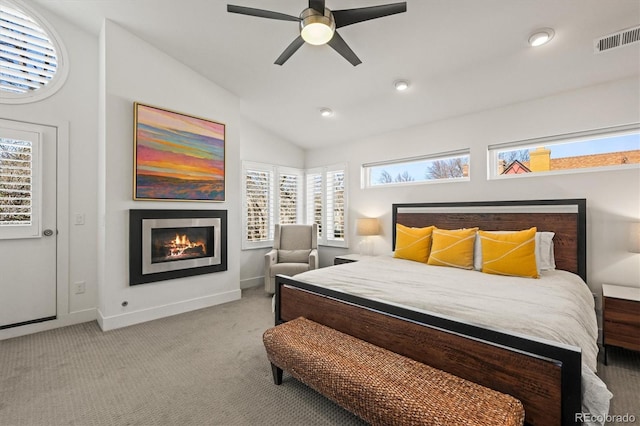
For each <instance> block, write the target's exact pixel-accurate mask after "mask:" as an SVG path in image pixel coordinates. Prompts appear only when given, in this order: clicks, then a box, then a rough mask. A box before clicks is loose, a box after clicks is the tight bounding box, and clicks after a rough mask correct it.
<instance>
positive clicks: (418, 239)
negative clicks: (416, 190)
mask: <svg viewBox="0 0 640 426" xmlns="http://www.w3.org/2000/svg"><path fill="white" fill-rule="evenodd" d="M433 228H434V227H433V226H427V227H425V228H409V227H408V226H404V225H401V224H399V223H396V251H395V252H394V254H393V257H397V258H399V259H407V260H415V261H416V262H426V261H427V259H428V258H429V250H430V249H431V233H432V231H433Z"/></svg>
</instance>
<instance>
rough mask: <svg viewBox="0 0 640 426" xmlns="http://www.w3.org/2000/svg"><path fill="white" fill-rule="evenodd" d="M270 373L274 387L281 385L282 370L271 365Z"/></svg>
mask: <svg viewBox="0 0 640 426" xmlns="http://www.w3.org/2000/svg"><path fill="white" fill-rule="evenodd" d="M271 372H272V373H273V383H275V384H276V385H281V384H282V369H281V368H278V367H277V366H275V365H274V364H271Z"/></svg>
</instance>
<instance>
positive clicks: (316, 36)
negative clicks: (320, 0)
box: [300, 8, 336, 46]
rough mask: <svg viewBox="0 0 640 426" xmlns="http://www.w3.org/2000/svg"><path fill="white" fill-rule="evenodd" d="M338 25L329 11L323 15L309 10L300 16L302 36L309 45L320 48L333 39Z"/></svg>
mask: <svg viewBox="0 0 640 426" xmlns="http://www.w3.org/2000/svg"><path fill="white" fill-rule="evenodd" d="M335 30H336V23H335V21H334V19H333V15H332V14H331V11H330V10H329V9H326V8H325V9H324V14H321V13H320V12H318V11H317V10H315V9H313V8H308V9H305V10H304V11H302V13H301V14H300V35H301V36H302V39H303V40H304V41H306V42H307V43H309V44H313V45H315V46H320V45H323V44H327V43H328V42H329V40H331V39H332V38H333V33H334V32H335Z"/></svg>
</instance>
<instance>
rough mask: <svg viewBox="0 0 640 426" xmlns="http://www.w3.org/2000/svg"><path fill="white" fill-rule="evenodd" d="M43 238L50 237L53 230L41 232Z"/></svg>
mask: <svg viewBox="0 0 640 426" xmlns="http://www.w3.org/2000/svg"><path fill="white" fill-rule="evenodd" d="M42 233H43V234H44V236H45V237H50V236H52V235H53V230H52V229H45V230H44V231H43V232H42Z"/></svg>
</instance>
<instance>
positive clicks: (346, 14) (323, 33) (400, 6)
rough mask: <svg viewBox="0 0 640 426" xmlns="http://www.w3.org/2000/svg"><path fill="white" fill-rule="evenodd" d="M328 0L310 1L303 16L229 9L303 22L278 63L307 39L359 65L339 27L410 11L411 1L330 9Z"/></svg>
mask: <svg viewBox="0 0 640 426" xmlns="http://www.w3.org/2000/svg"><path fill="white" fill-rule="evenodd" d="M324 3H325V0H309V7H308V8H306V9H305V10H303V11H302V13H301V14H300V16H299V17H297V16H292V15H287V14H284V13H279V12H272V11H270V10H263V9H255V8H253V7H244V6H234V5H232V4H228V5H227V12H231V13H239V14H241V15H250V16H257V17H260V18H268V19H277V20H280V21H296V22H299V23H300V35H299V36H298V37H297V38H296V39H295V40H293V42H292V43H291V44H290V45H289V46H288V47H287V48H286V49H285V50H284V52H282V54H281V55H280V56H279V57H278V59H276V61H275V63H276V64H278V65H282V64H284V63H285V62H286V61H287V60H288V59H289V58H290V57H291V55H293V54H294V53H295V52H296V51H297V50H298V49H299V48H300V46H302V45H303V44H304V43H305V42H306V43H309V44H313V45H322V44H328V45H329V46H331V47H332V48H333V49H334V50H335V51H336V52H338V53H339V54H340V55H342V56H343V57H344V58H345V59H346V60H347V61H349V62H350V63H351V64H352V65H353V66H356V65H358V64H361V63H362V61H361V60H360V59H359V58H358V56H357V55H356V54H355V53H354V52H353V50H351V48H350V47H349V46H348V45H347V43H346V42H345V41H344V39H343V38H342V37H340V34H338V33H337V32H336V29H337V28H341V27H345V26H347V25H351V24H357V23H358V22H362V21H368V20H370V19H376V18H382V17H384V16H389V15H394V14H396V13H402V12H406V11H407V2H400V3H392V4H385V5H381V6H371V7H361V8H358V9H344V10H334V11H331V10H330V9H328V8H326V7H325V4H324Z"/></svg>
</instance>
